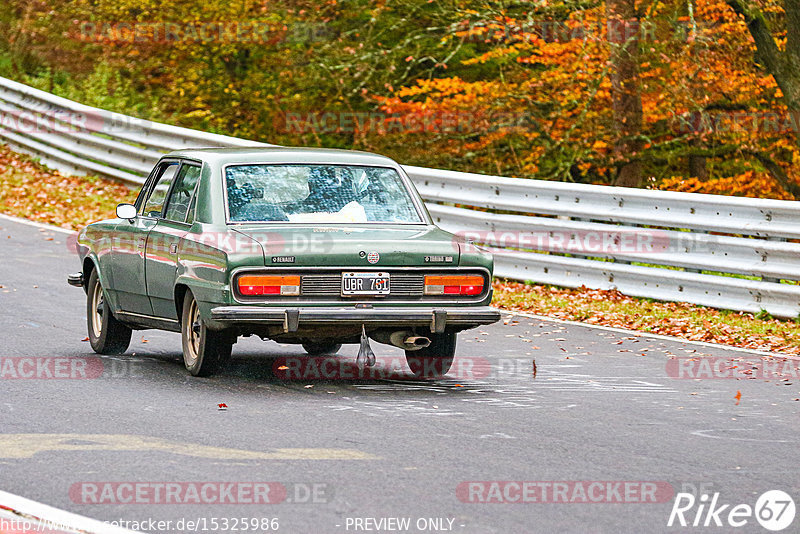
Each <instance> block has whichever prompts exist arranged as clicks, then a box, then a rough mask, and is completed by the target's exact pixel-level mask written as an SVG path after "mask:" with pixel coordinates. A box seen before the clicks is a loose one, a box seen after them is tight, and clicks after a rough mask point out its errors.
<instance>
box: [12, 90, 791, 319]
mask: <svg viewBox="0 0 800 534" xmlns="http://www.w3.org/2000/svg"><path fill="white" fill-rule="evenodd" d="M0 138H4V140H5V142H6V143H7V144H8V145H9V146H11V147H13V148H15V149H16V150H20V151H23V152H26V153H30V154H33V155H35V156H38V157H39V158H40V159H41V161H42V162H43V163H45V164H46V165H49V166H51V167H53V168H56V169H58V170H60V171H61V172H64V173H68V174H78V175H81V174H95V175H102V176H107V177H110V178H114V179H116V180H120V181H122V182H125V183H127V184H131V185H136V184H141V183H142V181H143V179H144V177H145V176H147V174H148V173H149V172H150V169H151V168H152V167H153V165H154V164H155V162H156V161H157V160H158V158H159V157H160V156H161V155H162V154H163V153H164V152H167V151H170V150H175V149H181V148H189V147H212V146H218V147H225V146H270V145H266V144H264V143H257V142H254V141H247V140H244V139H239V138H235V137H227V136H223V135H216V134H211V133H205V132H200V131H197V130H190V129H186V128H178V127H175V126H169V125H166V124H161V123H157V122H151V121H146V120H142V119H137V118H134V117H129V116H126V115H121V114H118V113H112V112H108V111H104V110H100V109H97V108H92V107H89V106H85V105H82V104H79V103H76V102H73V101H70V100H67V99H64V98H61V97H57V96H55V95H52V94H50V93H47V92H44V91H40V90H38V89H34V88H31V87H29V86H26V85H22V84H20V83H17V82H14V81H11V80H8V79H5V78H0ZM405 169H406V172H407V173H408V174H409V176H410V177H411V178H412V180H413V181H414V183H415V184H416V186H417V189H419V192H420V193H421V194H422V196H423V198H424V199H425V201H426V203H427V205H428V209H429V210H430V212H431V215H432V216H433V217H434V219H435V220H436V221H437V223H438V224H439V225H440V226H441V227H442V228H444V229H446V230H449V231H451V232H454V233H457V234H461V235H464V236H465V237H466V238H467V239H468V240H470V241H473V242H475V243H480V244H482V246H486V247H488V248H490V249H492V251H493V252H494V254H495V274H496V275H497V276H499V277H504V278H510V279H516V280H532V281H535V282H539V283H546V284H553V285H558V286H565V287H580V286H586V287H589V288H598V289H611V288H614V289H618V290H619V291H620V292H622V293H624V294H627V295H632V296H638V297H649V298H653V299H658V300H672V301H683V302H691V303H695V304H702V305H706V306H713V307H717V308H724V309H730V310H740V311H748V312H754V313H757V312H759V311H761V310H766V311H767V312H769V313H770V314H772V315H774V316H776V317H783V318H794V317H797V316H798V314H800V204H798V202H790V201H781V200H768V199H753V198H740V197H725V196H716V195H701V194H694V193H677V192H669V191H654V190H647V189H629V188H620V187H609V186H597V185H586V184H573V183H563V182H549V181H541V180H526V179H520V178H506V177H499V176H488V175H482V174H470V173H462V172H454V171H446V170H437V169H427V168H421V167H410V166H406V167H405Z"/></svg>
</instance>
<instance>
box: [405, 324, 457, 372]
mask: <svg viewBox="0 0 800 534" xmlns="http://www.w3.org/2000/svg"><path fill="white" fill-rule="evenodd" d="M430 340H431V344H430V345H428V346H427V347H425V348H424V349H419V350H407V351H406V363H408V367H409V368H410V369H411V372H412V373H413V374H414V376H415V377H417V378H437V377H440V376H443V375H446V374H447V372H448V371H449V370H450V366H452V365H453V358H455V355H456V335H455V334H433V335H431V336H430Z"/></svg>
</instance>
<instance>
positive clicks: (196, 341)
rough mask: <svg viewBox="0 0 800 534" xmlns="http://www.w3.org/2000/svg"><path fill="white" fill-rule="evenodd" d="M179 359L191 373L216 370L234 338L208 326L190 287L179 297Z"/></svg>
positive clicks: (230, 347)
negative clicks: (180, 303) (181, 358)
mask: <svg viewBox="0 0 800 534" xmlns="http://www.w3.org/2000/svg"><path fill="white" fill-rule="evenodd" d="M181 341H182V344H183V363H184V365H186V369H187V370H188V371H189V372H190V373H191V374H192V375H193V376H211V375H213V374H216V373H218V372H219V371H220V370H222V368H223V367H224V366H225V364H226V363H227V362H228V360H229V359H230V357H231V350H232V349H233V343H234V342H235V338H233V337H232V336H231V334H230V333H228V332H224V331H222V332H218V331H214V330H209V329H208V327H206V325H205V323H204V322H203V320H202V318H201V317H200V309H199V307H198V305H197V301H196V300H195V299H194V296H193V295H192V293H191V291H187V292H186V295H185V296H184V299H183V312H182V314H181Z"/></svg>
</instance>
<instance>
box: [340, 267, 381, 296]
mask: <svg viewBox="0 0 800 534" xmlns="http://www.w3.org/2000/svg"><path fill="white" fill-rule="evenodd" d="M388 294H389V273H354V272H347V273H342V295H388Z"/></svg>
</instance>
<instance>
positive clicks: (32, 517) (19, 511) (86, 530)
mask: <svg viewBox="0 0 800 534" xmlns="http://www.w3.org/2000/svg"><path fill="white" fill-rule="evenodd" d="M2 510H7V511H9V512H11V513H12V514H15V515H16V516H19V519H20V520H29V521H32V522H36V523H40V524H41V525H40V526H41V527H46V528H47V529H53V530H55V529H56V528H57V529H59V530H61V529H64V531H66V532H70V531H72V532H79V533H81V534H140V533H138V532H136V531H133V530H128V529H126V528H122V527H118V526H115V525H112V524H110V523H105V522H103V521H98V520H97V519H91V518H88V517H84V516H82V515H78V514H73V513H72V512H66V511H64V510H59V509H58V508H53V507H52V506H48V505H46V504H42V503H38V502H36V501H32V500H30V499H26V498H25V497H20V496H19V495H13V494H11V493H6V492H5V491H0V511H2ZM39 531H41V532H49V531H50V530H37V532H39Z"/></svg>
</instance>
